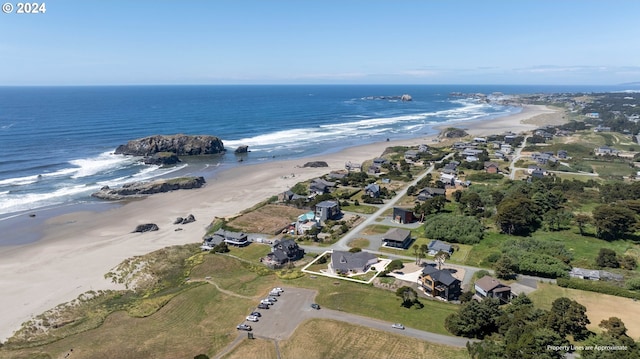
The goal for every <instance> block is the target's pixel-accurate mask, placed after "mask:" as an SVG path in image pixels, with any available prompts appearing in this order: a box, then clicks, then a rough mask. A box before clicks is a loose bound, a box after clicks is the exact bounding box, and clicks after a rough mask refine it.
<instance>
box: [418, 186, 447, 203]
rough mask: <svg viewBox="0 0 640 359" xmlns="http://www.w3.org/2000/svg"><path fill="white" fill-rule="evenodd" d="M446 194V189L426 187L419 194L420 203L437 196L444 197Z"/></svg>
mask: <svg viewBox="0 0 640 359" xmlns="http://www.w3.org/2000/svg"><path fill="white" fill-rule="evenodd" d="M445 193H446V191H445V189H444V188H434V187H425V188H423V189H421V190H420V192H418V198H417V199H418V201H426V200H428V199H429V198H433V197H436V196H444V195H445Z"/></svg>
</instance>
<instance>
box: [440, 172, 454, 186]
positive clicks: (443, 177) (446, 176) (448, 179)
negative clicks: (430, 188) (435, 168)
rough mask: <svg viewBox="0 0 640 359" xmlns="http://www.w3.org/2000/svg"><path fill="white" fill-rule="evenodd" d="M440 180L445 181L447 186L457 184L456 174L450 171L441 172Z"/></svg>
mask: <svg viewBox="0 0 640 359" xmlns="http://www.w3.org/2000/svg"><path fill="white" fill-rule="evenodd" d="M440 181H441V182H442V183H444V185H445V186H455V185H456V176H455V175H453V174H448V173H441V174H440Z"/></svg>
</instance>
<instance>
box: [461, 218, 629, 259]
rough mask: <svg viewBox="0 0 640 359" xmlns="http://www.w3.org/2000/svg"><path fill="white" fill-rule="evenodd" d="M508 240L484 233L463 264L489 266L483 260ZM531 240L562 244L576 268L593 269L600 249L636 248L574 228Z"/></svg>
mask: <svg viewBox="0 0 640 359" xmlns="http://www.w3.org/2000/svg"><path fill="white" fill-rule="evenodd" d="M508 238H511V236H509V235H506V234H500V233H496V232H494V231H490V232H487V233H485V236H484V239H483V240H482V241H480V243H478V244H475V245H473V247H472V248H471V251H470V252H469V255H468V256H467V259H466V260H465V262H464V264H466V265H470V266H475V267H487V266H489V264H488V263H486V262H485V261H484V260H485V258H487V257H488V256H489V255H490V254H492V253H501V252H500V244H501V243H502V241H504V240H506V239H508ZM531 238H536V239H541V240H545V241H551V242H561V243H563V244H564V245H565V247H566V248H567V249H568V250H570V251H571V253H573V261H572V262H571V265H573V266H576V267H587V268H590V267H593V266H594V265H595V259H596V256H597V255H598V252H599V251H600V248H609V249H613V250H614V251H616V253H618V254H624V253H625V252H626V251H628V250H633V249H634V248H638V245H637V244H635V243H633V242H631V241H628V240H616V241H612V242H608V241H605V240H602V239H599V238H595V237H593V236H581V235H580V234H578V233H577V229H575V228H571V229H568V230H564V231H558V232H545V231H542V230H539V231H537V232H535V233H533V234H532V235H531Z"/></svg>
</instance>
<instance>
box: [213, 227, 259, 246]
mask: <svg viewBox="0 0 640 359" xmlns="http://www.w3.org/2000/svg"><path fill="white" fill-rule="evenodd" d="M205 242H206V243H207V245H209V246H211V247H214V246H215V245H216V244H220V243H222V242H224V243H226V244H228V245H232V246H236V247H244V246H248V245H249V244H250V243H251V242H249V240H248V238H247V234H246V233H242V232H233V231H226V230H224V229H218V230H217V231H215V232H214V233H213V235H211V236H209V237H207V239H205Z"/></svg>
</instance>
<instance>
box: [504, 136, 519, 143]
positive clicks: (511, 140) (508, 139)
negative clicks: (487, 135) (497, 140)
mask: <svg viewBox="0 0 640 359" xmlns="http://www.w3.org/2000/svg"><path fill="white" fill-rule="evenodd" d="M516 138H518V135H515V134H511V135H505V136H504V142H505V143H514V142H515V141H516Z"/></svg>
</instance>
